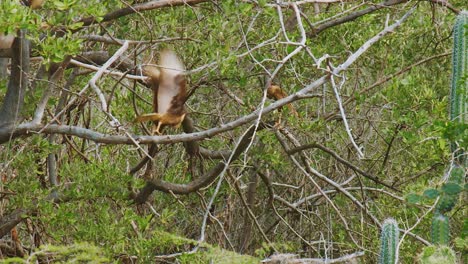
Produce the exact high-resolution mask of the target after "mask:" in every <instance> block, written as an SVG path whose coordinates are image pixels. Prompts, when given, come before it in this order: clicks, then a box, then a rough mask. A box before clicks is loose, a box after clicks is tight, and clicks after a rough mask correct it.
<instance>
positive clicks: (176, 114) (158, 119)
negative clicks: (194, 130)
mask: <svg viewBox="0 0 468 264" xmlns="http://www.w3.org/2000/svg"><path fill="white" fill-rule="evenodd" d="M143 72H144V74H145V75H147V76H148V77H149V81H150V83H151V88H152V89H153V113H150V114H144V115H141V116H138V117H137V118H136V119H135V122H146V121H153V122H154V126H153V129H152V133H153V134H154V133H156V134H161V129H162V128H164V127H165V126H174V127H176V128H177V127H179V126H180V124H181V123H182V121H183V120H184V118H185V115H186V111H185V106H184V104H185V101H186V100H187V90H186V86H187V82H186V79H185V76H184V72H185V67H184V65H183V64H182V62H181V61H180V59H179V58H178V57H177V55H176V54H175V53H174V52H173V51H171V50H163V51H162V52H161V55H160V59H159V65H158V66H154V65H147V66H144V68H143Z"/></svg>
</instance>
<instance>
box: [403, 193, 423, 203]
mask: <svg viewBox="0 0 468 264" xmlns="http://www.w3.org/2000/svg"><path fill="white" fill-rule="evenodd" d="M406 201H407V202H408V203H412V204H416V203H419V202H420V201H421V195H418V194H415V193H410V194H408V195H407V196H406Z"/></svg>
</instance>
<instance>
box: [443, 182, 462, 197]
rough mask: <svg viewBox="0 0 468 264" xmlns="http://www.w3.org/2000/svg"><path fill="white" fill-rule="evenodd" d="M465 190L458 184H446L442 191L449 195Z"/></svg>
mask: <svg viewBox="0 0 468 264" xmlns="http://www.w3.org/2000/svg"><path fill="white" fill-rule="evenodd" d="M462 190H463V187H462V186H461V185H459V184H456V183H451V182H449V183H446V184H444V185H443V186H442V191H443V192H445V193H446V194H449V195H454V194H458V193H460V192H461V191H462Z"/></svg>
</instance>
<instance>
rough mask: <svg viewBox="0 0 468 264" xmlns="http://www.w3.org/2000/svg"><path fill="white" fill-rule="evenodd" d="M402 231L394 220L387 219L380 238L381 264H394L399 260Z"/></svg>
mask: <svg viewBox="0 0 468 264" xmlns="http://www.w3.org/2000/svg"><path fill="white" fill-rule="evenodd" d="M399 235H400V230H399V229H398V223H397V222H396V221H395V219H393V218H388V219H385V221H384V223H383V224H382V233H381V237H380V256H379V264H394V263H396V261H397V259H398V252H397V245H398V237H399Z"/></svg>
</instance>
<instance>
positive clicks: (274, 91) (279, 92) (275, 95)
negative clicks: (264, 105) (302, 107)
mask: <svg viewBox="0 0 468 264" xmlns="http://www.w3.org/2000/svg"><path fill="white" fill-rule="evenodd" d="M287 96H288V94H287V93H285V92H284V91H283V89H281V87H279V86H278V85H275V84H272V85H270V87H268V89H267V97H268V98H270V99H273V100H275V101H277V100H280V99H283V98H285V97H287ZM288 108H289V111H291V113H293V114H294V115H295V116H296V117H299V114H298V113H297V111H296V109H295V108H294V106H293V105H292V104H288ZM278 110H279V111H281V108H280V109H278Z"/></svg>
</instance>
